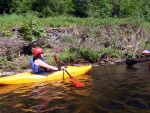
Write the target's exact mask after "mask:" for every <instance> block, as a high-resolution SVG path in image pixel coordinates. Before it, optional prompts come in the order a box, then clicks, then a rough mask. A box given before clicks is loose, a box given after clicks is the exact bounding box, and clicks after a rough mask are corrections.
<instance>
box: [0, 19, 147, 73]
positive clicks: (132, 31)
mask: <svg viewBox="0 0 150 113" xmlns="http://www.w3.org/2000/svg"><path fill="white" fill-rule="evenodd" d="M32 22H33V23H32ZM32 24H33V25H34V26H30V25H32ZM38 27H39V26H38V24H37V23H35V22H34V21H31V23H29V25H27V26H26V27H24V28H13V29H12V30H11V31H10V33H11V34H13V35H12V36H3V31H1V32H2V33H1V38H0V46H1V47H0V51H1V52H0V55H1V57H0V61H1V63H0V69H1V71H2V72H10V71H11V72H12V71H13V72H14V71H15V72H21V71H24V70H28V69H30V67H29V59H30V57H31V55H32V48H34V47H37V46H39V47H43V48H44V49H45V57H46V60H47V61H48V63H51V64H53V65H55V62H54V59H53V55H54V54H57V55H58V57H59V59H60V60H61V61H63V62H64V63H65V64H66V65H75V64H83V63H92V64H96V65H101V64H105V63H110V64H115V63H121V62H124V61H125V59H126V58H131V57H140V56H141V51H142V50H143V49H146V43H147V41H148V33H147V32H146V31H145V30H143V29H142V28H141V27H133V26H121V25H120V26H105V27H100V26H97V27H91V28H90V29H89V28H87V27H57V28H51V27H46V28H43V30H41V31H40V30H39V29H41V28H40V27H39V28H38ZM35 28H36V29H35ZM22 29H23V30H25V32H22ZM34 30H36V31H38V30H39V31H38V32H39V35H38V36H36V35H34V33H32V32H35V31H34ZM28 32H31V33H30V35H29V34H28ZM31 34H32V35H31ZM30 37H34V38H30ZM137 38H138V40H137ZM31 39H33V40H31ZM144 43H145V45H144V46H143V45H142V44H144Z"/></svg>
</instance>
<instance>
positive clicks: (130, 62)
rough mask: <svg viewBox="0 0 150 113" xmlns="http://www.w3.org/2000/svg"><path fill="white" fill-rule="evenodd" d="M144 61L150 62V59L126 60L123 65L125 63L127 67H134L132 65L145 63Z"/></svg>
mask: <svg viewBox="0 0 150 113" xmlns="http://www.w3.org/2000/svg"><path fill="white" fill-rule="evenodd" d="M146 61H150V58H143V59H127V60H126V62H125V63H126V64H127V65H134V64H136V63H139V62H146Z"/></svg>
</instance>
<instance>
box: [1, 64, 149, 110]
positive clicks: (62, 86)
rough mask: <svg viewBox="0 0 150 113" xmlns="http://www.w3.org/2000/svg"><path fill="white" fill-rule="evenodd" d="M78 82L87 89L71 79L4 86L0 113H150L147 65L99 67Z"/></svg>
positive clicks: (81, 77) (79, 78)
mask: <svg viewBox="0 0 150 113" xmlns="http://www.w3.org/2000/svg"><path fill="white" fill-rule="evenodd" d="M76 79H77V80H79V81H80V82H81V83H84V84H85V87H84V88H76V87H74V86H73V84H71V80H70V79H65V81H53V82H51V83H45V82H44V83H36V84H26V85H16V86H15V85H14V86H3V87H0V88H1V90H0V109H1V111H0V112H6V113H10V112H12V113H13V112H14V113H72V112H73V113H149V112H150V71H149V69H148V67H147V64H146V63H139V64H136V65H134V66H132V67H129V66H126V65H103V66H98V67H94V68H93V69H92V70H91V71H90V72H89V73H88V74H87V75H83V76H79V77H76Z"/></svg>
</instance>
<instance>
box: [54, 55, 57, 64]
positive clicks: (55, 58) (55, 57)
mask: <svg viewBox="0 0 150 113" xmlns="http://www.w3.org/2000/svg"><path fill="white" fill-rule="evenodd" d="M54 60H55V62H56V63H57V62H58V58H57V56H56V55H54Z"/></svg>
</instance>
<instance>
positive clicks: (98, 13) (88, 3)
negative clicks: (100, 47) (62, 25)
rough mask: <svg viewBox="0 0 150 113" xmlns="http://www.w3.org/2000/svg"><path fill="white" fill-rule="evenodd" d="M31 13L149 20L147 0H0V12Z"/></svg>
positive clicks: (149, 3) (49, 15)
mask: <svg viewBox="0 0 150 113" xmlns="http://www.w3.org/2000/svg"><path fill="white" fill-rule="evenodd" d="M4 13H6V14H12V13H16V14H21V15H22V14H26V13H32V14H34V15H37V16H38V17H51V16H58V15H65V16H67V15H69V16H75V17H94V18H107V17H115V18H116V17H117V18H127V17H131V16H133V17H136V18H137V17H138V18H144V19H145V21H148V22H149V21H150V2H149V0H1V2H0V14H4Z"/></svg>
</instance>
